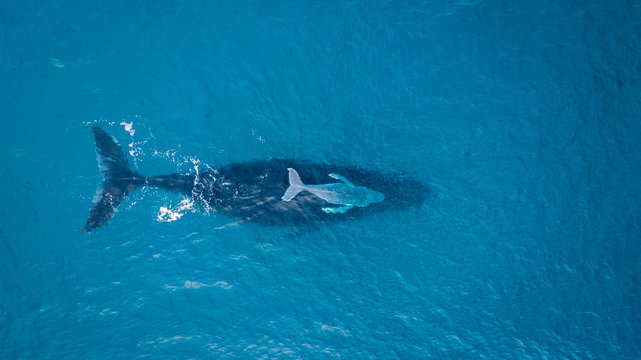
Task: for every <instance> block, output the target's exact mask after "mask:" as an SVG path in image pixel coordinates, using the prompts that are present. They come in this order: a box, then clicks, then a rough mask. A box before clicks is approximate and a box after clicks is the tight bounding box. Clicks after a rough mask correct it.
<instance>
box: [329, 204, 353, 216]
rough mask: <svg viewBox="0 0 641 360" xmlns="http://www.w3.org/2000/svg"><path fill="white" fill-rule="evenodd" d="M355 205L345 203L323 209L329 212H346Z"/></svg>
mask: <svg viewBox="0 0 641 360" xmlns="http://www.w3.org/2000/svg"><path fill="white" fill-rule="evenodd" d="M353 207H354V205H345V206H339V207H324V208H323V211H324V212H326V213H328V214H344V213H345V212H346V211H347V210H349V209H351V208H353Z"/></svg>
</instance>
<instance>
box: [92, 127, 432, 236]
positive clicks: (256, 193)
mask: <svg viewBox="0 0 641 360" xmlns="http://www.w3.org/2000/svg"><path fill="white" fill-rule="evenodd" d="M89 129H90V131H91V132H92V133H93V137H94V142H95V147H96V157H97V160H98V167H99V169H100V174H101V175H102V178H103V181H102V184H101V185H100V187H99V189H98V193H97V196H96V198H95V200H94V202H93V206H92V208H91V210H90V211H89V217H88V219H87V222H86V224H85V225H84V226H83V227H82V228H81V231H83V232H91V231H94V230H96V229H98V228H100V227H101V226H103V225H105V224H106V223H107V222H108V221H109V220H110V219H111V218H112V217H113V215H114V213H115V211H116V209H117V207H118V205H120V204H121V203H122V202H123V201H124V199H125V197H126V196H127V195H128V194H129V193H130V192H132V191H134V190H135V189H136V188H139V187H142V186H152V187H157V188H160V189H163V190H167V191H171V192H175V193H179V194H181V195H183V196H185V197H189V198H190V199H191V200H193V202H194V203H195V204H197V205H198V206H200V207H202V208H204V209H206V210H207V211H208V212H214V213H220V214H224V215H225V216H228V217H231V218H234V219H237V220H238V221H240V222H246V221H247V222H255V223H258V224H262V225H303V224H305V225H307V224H314V223H316V224H318V223H325V222H333V221H342V220H346V219H355V218H358V217H361V216H364V215H367V214H371V213H374V212H379V211H383V210H386V209H391V208H403V207H407V206H410V205H415V204H419V203H421V202H423V201H424V200H425V199H426V198H427V196H428V195H429V188H427V187H426V186H424V185H423V184H422V183H421V182H419V181H416V180H414V179H412V178H410V177H408V176H406V175H404V174H399V173H386V172H377V171H373V170H368V169H363V168H359V167H354V166H342V165H331V164H325V163H314V162H309V161H302V160H296V159H269V160H262V161H248V162H242V163H232V164H228V165H224V166H221V167H219V168H216V169H213V170H208V171H199V172H197V173H182V174H181V173H178V174H169V175H154V176H143V175H140V174H138V172H136V171H135V170H134V169H132V168H131V167H130V166H129V163H128V161H127V158H126V157H125V154H124V152H123V150H122V148H121V147H120V145H119V144H118V142H117V141H116V140H115V139H114V138H113V137H111V136H110V135H109V134H108V133H107V132H106V131H104V130H103V129H102V128H101V127H99V126H91V127H90V128H89ZM294 169H297V170H298V171H299V172H300V175H299V173H298V172H297V170H294ZM293 174H295V175H293ZM339 174H340V175H339ZM292 176H294V179H293V180H294V182H292ZM301 178H302V179H301ZM347 179H350V180H347ZM303 180H304V182H303ZM305 184H309V185H305ZM312 184H316V185H312ZM303 190H306V191H303ZM347 210H349V211H347Z"/></svg>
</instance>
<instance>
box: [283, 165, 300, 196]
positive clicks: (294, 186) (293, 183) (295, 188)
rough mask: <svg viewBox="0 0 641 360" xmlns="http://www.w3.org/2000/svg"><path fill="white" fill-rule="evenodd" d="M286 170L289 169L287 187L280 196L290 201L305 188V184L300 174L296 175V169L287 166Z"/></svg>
mask: <svg viewBox="0 0 641 360" xmlns="http://www.w3.org/2000/svg"><path fill="white" fill-rule="evenodd" d="M287 171H289V187H288V188H287V191H285V195H283V197H282V199H283V201H290V200H291V199H293V198H294V196H296V195H297V194H298V193H299V192H301V191H303V190H305V188H304V186H305V184H303V182H302V181H301V180H300V176H298V173H297V172H296V170H294V169H292V168H287Z"/></svg>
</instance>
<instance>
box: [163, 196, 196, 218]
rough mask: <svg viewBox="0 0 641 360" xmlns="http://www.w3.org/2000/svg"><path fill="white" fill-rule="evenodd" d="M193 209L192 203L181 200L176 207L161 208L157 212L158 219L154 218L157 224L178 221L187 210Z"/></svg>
mask: <svg viewBox="0 0 641 360" xmlns="http://www.w3.org/2000/svg"><path fill="white" fill-rule="evenodd" d="M193 208H194V202H193V201H192V200H191V199H183V200H182V201H181V202H180V203H179V204H178V205H176V206H174V207H173V208H168V207H166V206H161V207H160V209H159V210H158V217H157V218H156V219H157V220H158V221H159V222H172V221H176V220H179V219H180V218H181V217H183V215H185V213H186V212H187V211H188V210H192V209H193Z"/></svg>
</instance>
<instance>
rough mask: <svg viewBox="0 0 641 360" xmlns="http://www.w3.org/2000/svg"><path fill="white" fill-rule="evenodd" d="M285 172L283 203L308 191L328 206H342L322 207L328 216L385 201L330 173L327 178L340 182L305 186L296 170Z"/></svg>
mask: <svg viewBox="0 0 641 360" xmlns="http://www.w3.org/2000/svg"><path fill="white" fill-rule="evenodd" d="M287 171H289V187H288V188H287V191H285V195H283V197H282V199H283V201H290V200H292V199H293V198H294V197H295V196H296V195H297V194H298V193H299V192H301V191H309V192H310V193H312V194H314V195H316V196H318V197H319V198H321V199H323V200H325V201H327V202H328V203H330V204H334V205H342V206H339V207H324V208H323V211H324V212H326V213H328V214H343V213H345V212H346V211H347V210H349V209H351V208H353V207H354V206H358V207H367V206H369V205H370V204H373V203H377V202H381V201H383V200H384V199H385V196H384V195H383V194H381V193H379V192H378V191H374V190H372V189H369V188H366V187H364V186H355V185H354V184H352V183H351V182H350V181H349V180H347V179H346V178H345V177H343V176H341V175H339V174H334V173H332V174H329V176H330V177H332V178H334V179H336V180H340V181H341V182H340V183H330V184H318V185H305V184H303V182H302V181H301V179H300V176H298V173H297V172H296V170H294V169H292V168H287Z"/></svg>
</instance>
